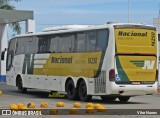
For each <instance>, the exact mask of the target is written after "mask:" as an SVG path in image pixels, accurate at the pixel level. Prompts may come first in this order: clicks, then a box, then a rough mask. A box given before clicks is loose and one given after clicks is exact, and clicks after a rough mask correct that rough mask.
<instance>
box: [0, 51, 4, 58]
mask: <svg viewBox="0 0 160 118" xmlns="http://www.w3.org/2000/svg"><path fill="white" fill-rule="evenodd" d="M1 60H4V53H3V52H2V53H1Z"/></svg>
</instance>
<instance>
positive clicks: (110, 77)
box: [109, 69, 115, 81]
mask: <svg viewBox="0 0 160 118" xmlns="http://www.w3.org/2000/svg"><path fill="white" fill-rule="evenodd" d="M114 80H115V70H114V69H111V70H110V71H109V81H114Z"/></svg>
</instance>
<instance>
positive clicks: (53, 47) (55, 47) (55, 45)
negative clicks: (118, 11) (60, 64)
mask: <svg viewBox="0 0 160 118" xmlns="http://www.w3.org/2000/svg"><path fill="white" fill-rule="evenodd" d="M50 52H51V53H57V52H59V37H55V36H51V43H50Z"/></svg>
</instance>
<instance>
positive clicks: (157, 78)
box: [156, 69, 158, 81]
mask: <svg viewBox="0 0 160 118" xmlns="http://www.w3.org/2000/svg"><path fill="white" fill-rule="evenodd" d="M156 81H158V69H157V70H156Z"/></svg>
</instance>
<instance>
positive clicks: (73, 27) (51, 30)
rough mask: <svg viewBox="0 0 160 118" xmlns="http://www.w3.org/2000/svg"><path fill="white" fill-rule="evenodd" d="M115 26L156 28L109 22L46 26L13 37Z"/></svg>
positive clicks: (137, 24) (139, 24) (138, 24)
mask: <svg viewBox="0 0 160 118" xmlns="http://www.w3.org/2000/svg"><path fill="white" fill-rule="evenodd" d="M114 26H146V27H152V28H155V27H154V26H152V25H145V24H141V23H109V24H103V25H64V26H56V27H51V28H45V29H44V30H43V31H42V32H36V33H28V34H20V35H16V36H14V37H13V38H17V37H26V36H37V35H48V34H60V33H71V32H78V31H87V30H94V29H105V28H113V27H114Z"/></svg>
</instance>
